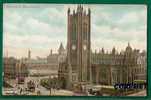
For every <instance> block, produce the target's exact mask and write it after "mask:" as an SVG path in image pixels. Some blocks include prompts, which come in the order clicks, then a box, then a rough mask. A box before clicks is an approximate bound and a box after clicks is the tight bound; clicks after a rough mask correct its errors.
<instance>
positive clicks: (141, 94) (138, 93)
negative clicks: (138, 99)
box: [128, 90, 146, 96]
mask: <svg viewBox="0 0 151 100" xmlns="http://www.w3.org/2000/svg"><path fill="white" fill-rule="evenodd" d="M128 96H146V90H143V91H140V92H137V93H134V94H130V95H128Z"/></svg>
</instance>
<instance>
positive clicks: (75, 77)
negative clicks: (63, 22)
mask: <svg viewBox="0 0 151 100" xmlns="http://www.w3.org/2000/svg"><path fill="white" fill-rule="evenodd" d="M90 25H91V11H90V9H88V11H87V12H86V11H85V10H84V9H83V7H82V6H81V5H78V7H77V10H76V11H75V10H73V13H71V11H70V8H69V9H68V38H67V60H68V69H69V73H70V74H69V77H70V80H71V82H73V83H74V82H89V81H90V38H91V37H90V33H91V30H90V28H91V27H90Z"/></svg>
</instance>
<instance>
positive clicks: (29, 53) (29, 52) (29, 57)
mask: <svg viewBox="0 0 151 100" xmlns="http://www.w3.org/2000/svg"><path fill="white" fill-rule="evenodd" d="M28 59H31V51H30V50H28Z"/></svg>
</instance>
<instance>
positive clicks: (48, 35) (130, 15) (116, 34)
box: [3, 4, 147, 57]
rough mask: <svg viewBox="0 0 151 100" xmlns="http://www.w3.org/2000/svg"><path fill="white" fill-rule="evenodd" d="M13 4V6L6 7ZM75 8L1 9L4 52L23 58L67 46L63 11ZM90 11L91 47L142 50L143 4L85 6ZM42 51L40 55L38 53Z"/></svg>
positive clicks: (144, 38)
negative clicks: (128, 47) (30, 54)
mask: <svg viewBox="0 0 151 100" xmlns="http://www.w3.org/2000/svg"><path fill="white" fill-rule="evenodd" d="M7 5H13V6H16V5H15V4H7ZM68 7H70V8H71V11H72V10H73V9H76V7H77V6H76V5H71V4H68V5H59V4H55V5H53V4H51V5H49V4H47V5H38V4H37V5H33V4H30V5H28V6H27V5H26V8H24V7H21V6H20V7H18V8H16V7H4V25H3V30H4V40H3V41H4V53H6V50H8V52H9V55H12V56H16V57H23V56H25V54H27V50H28V49H31V51H32V55H33V57H36V56H42V57H46V56H47V55H48V54H49V50H50V49H51V48H53V50H54V52H57V49H58V47H59V44H60V42H63V44H64V46H66V44H67V9H68ZM87 8H91V16H92V17H91V41H92V42H91V43H92V45H91V47H92V49H93V50H94V49H100V48H101V47H104V48H105V49H107V50H108V51H110V50H111V49H112V47H113V46H115V47H117V49H118V50H121V49H125V47H126V46H127V43H128V42H130V43H131V45H132V47H134V48H138V49H141V50H143V49H146V34H147V32H146V27H147V25H146V23H147V10H146V6H145V5H85V6H84V9H85V10H86V9H87ZM41 51H42V52H41Z"/></svg>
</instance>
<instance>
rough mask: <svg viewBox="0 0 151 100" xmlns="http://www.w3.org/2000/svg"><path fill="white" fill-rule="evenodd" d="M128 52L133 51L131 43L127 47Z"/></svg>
mask: <svg viewBox="0 0 151 100" xmlns="http://www.w3.org/2000/svg"><path fill="white" fill-rule="evenodd" d="M126 51H132V48H131V46H130V44H129V43H128V46H127V47H126Z"/></svg>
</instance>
